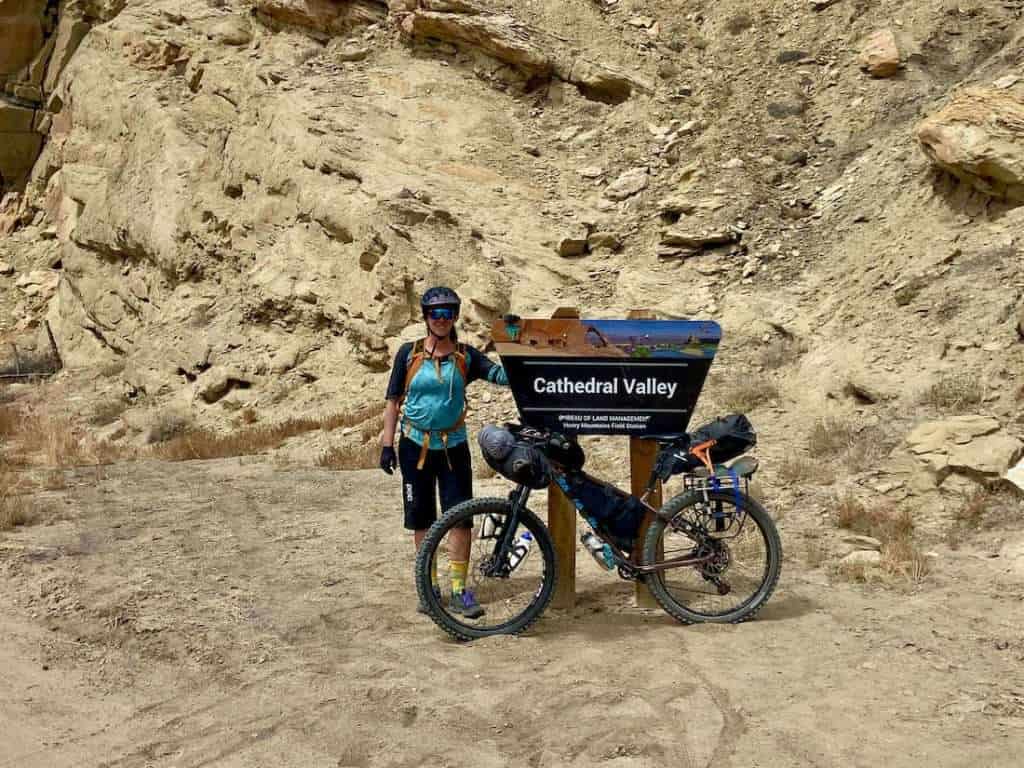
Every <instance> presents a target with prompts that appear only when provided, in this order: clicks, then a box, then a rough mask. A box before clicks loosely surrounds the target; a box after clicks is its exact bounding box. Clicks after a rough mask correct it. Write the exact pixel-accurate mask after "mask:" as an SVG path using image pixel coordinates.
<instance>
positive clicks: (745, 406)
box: [717, 377, 779, 413]
mask: <svg viewBox="0 0 1024 768" xmlns="http://www.w3.org/2000/svg"><path fill="white" fill-rule="evenodd" d="M778 399H779V388H778V387H777V386H776V385H775V384H774V383H773V382H771V381H768V380H767V379H765V378H759V377H738V378H737V379H736V380H735V381H734V382H733V383H731V384H726V386H725V387H723V388H722V389H721V390H719V392H718V397H717V400H718V402H719V403H721V405H722V406H724V407H725V408H726V409H728V410H730V411H733V412H738V413H746V412H747V411H752V410H754V409H755V408H757V407H758V406H759V405H767V404H768V403H771V402H774V401H775V400H778Z"/></svg>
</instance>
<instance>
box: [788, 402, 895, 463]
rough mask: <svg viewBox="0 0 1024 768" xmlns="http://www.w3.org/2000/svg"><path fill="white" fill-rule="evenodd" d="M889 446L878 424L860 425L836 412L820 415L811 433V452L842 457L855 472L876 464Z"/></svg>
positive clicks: (819, 456) (809, 435) (825, 456)
mask: <svg viewBox="0 0 1024 768" xmlns="http://www.w3.org/2000/svg"><path fill="white" fill-rule="evenodd" d="M888 448H889V445H888V444H887V443H886V440H885V438H884V436H883V435H882V433H881V430H879V429H878V428H876V427H869V428H860V427H858V426H857V425H856V424H854V423H853V422H851V421H848V420H846V419H842V418H838V417H834V416H826V417H825V418H822V419H818V421H816V422H815V423H814V425H813V426H812V427H811V431H810V433H809V434H808V436H807V449H808V451H810V454H811V456H813V457H815V458H818V459H827V460H831V461H833V462H834V461H835V460H839V461H840V462H841V463H842V464H844V465H845V466H846V468H847V469H848V470H849V471H850V472H854V473H856V472H863V471H864V470H866V469H869V468H871V467H873V466H874V465H876V464H877V463H878V461H879V459H881V457H882V456H883V455H884V454H885V452H886V451H887V450H888Z"/></svg>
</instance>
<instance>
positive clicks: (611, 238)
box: [587, 231, 622, 251]
mask: <svg viewBox="0 0 1024 768" xmlns="http://www.w3.org/2000/svg"><path fill="white" fill-rule="evenodd" d="M587 247H588V248H589V249H590V250H591V251H599V250H608V251H618V250H619V249H621V248H622V241H621V240H620V239H619V236H618V235H616V234H615V233H614V232H603V231H598V232H592V233H591V234H590V236H589V237H588V238H587Z"/></svg>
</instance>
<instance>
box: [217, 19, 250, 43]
mask: <svg viewBox="0 0 1024 768" xmlns="http://www.w3.org/2000/svg"><path fill="white" fill-rule="evenodd" d="M206 36H207V37H208V38H210V39H211V40H214V41H216V42H218V43H223V44H224V45H248V44H249V43H251V42H252V28H251V26H250V25H249V19H248V18H246V17H244V16H238V15H235V14H232V15H231V16H227V17H225V18H223V19H218V20H216V21H214V22H213V23H212V24H210V26H209V27H207V28H206Z"/></svg>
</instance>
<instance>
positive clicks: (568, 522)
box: [548, 307, 580, 608]
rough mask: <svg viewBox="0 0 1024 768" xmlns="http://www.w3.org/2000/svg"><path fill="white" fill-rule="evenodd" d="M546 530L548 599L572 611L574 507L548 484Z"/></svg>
mask: <svg viewBox="0 0 1024 768" xmlns="http://www.w3.org/2000/svg"><path fill="white" fill-rule="evenodd" d="M579 316H580V313H579V310H578V309H574V308H572V307H563V308H561V309H556V310H555V312H554V314H552V315H551V317H552V318H579ZM548 530H550V531H551V538H552V539H553V540H554V543H555V564H556V568H557V573H558V581H557V582H556V583H555V595H554V597H553V598H552V599H551V605H552V607H554V608H572V607H573V606H575V605H576V507H575V506H573V503H572V502H571V501H569V499H568V498H567V497H566V495H565V494H564V493H562V489H561V488H559V487H558V486H557V485H555V484H554V483H552V484H551V485H549V486H548Z"/></svg>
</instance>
